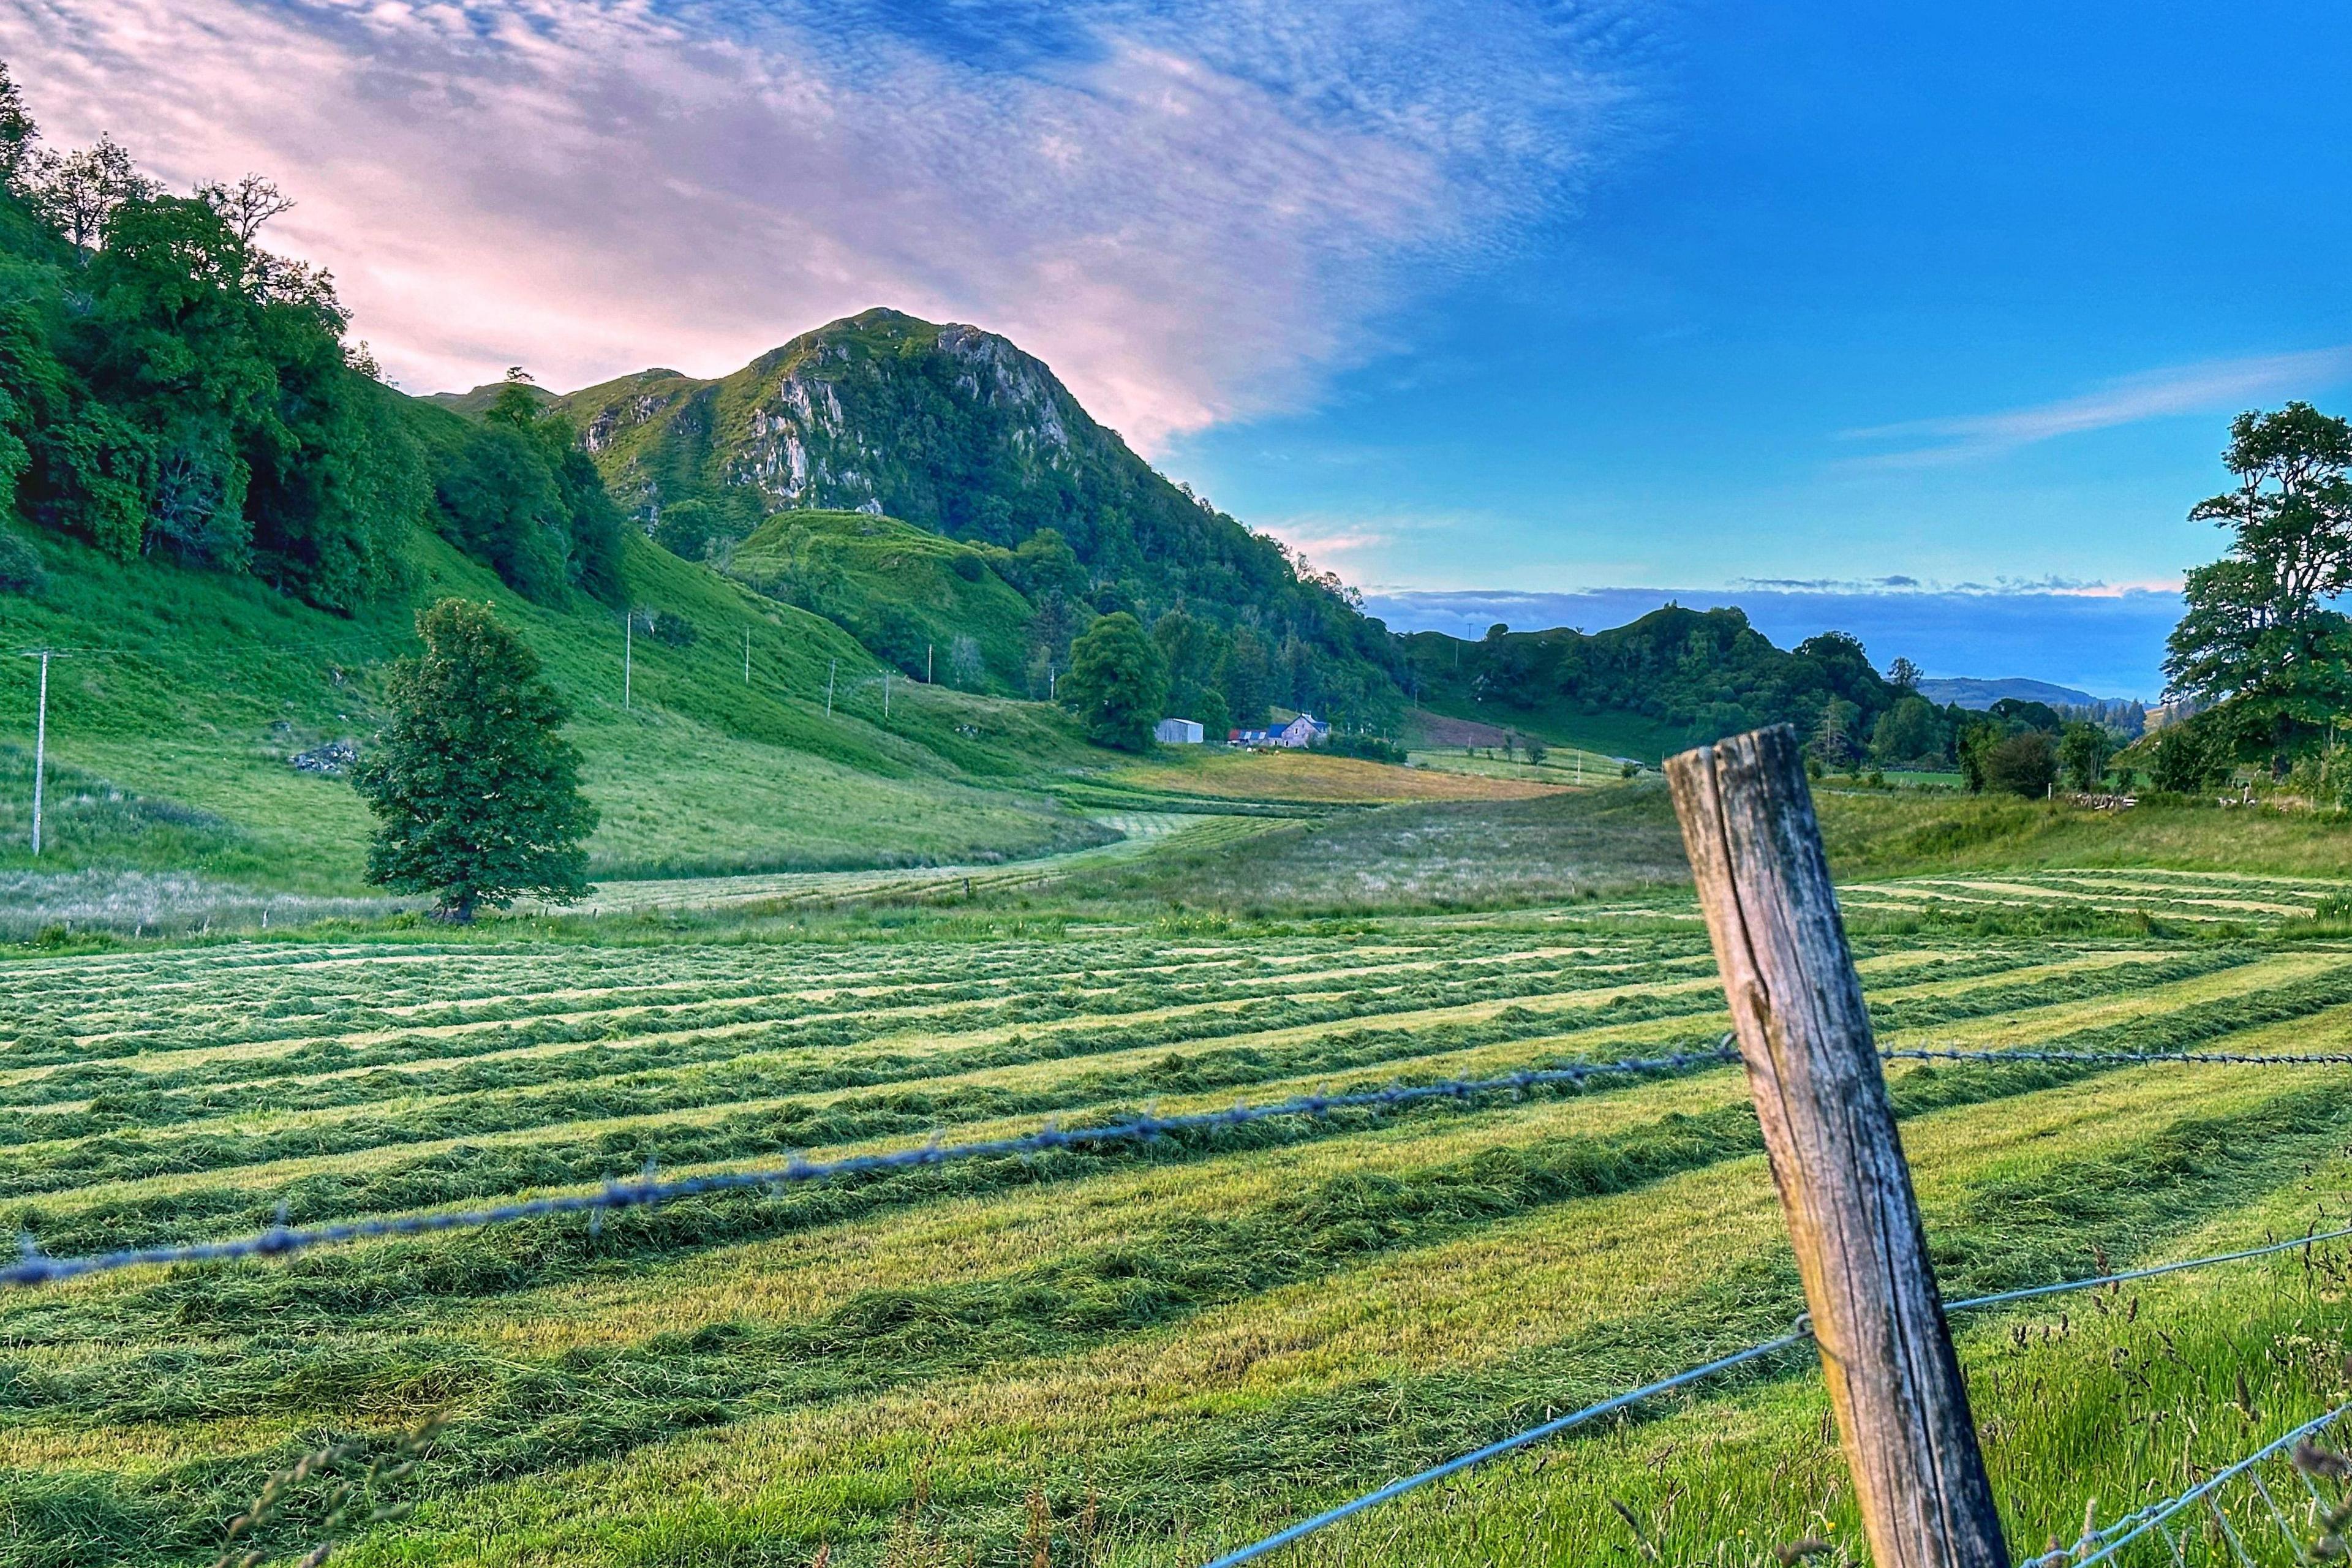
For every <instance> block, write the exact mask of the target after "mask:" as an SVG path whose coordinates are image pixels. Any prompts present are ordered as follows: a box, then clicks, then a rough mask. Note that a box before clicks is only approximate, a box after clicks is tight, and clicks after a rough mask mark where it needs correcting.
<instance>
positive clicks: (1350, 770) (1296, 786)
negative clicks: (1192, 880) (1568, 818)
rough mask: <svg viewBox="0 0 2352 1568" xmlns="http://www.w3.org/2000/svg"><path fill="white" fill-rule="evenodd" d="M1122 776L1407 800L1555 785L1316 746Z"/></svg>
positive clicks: (1141, 768)
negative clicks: (1327, 751)
mask: <svg viewBox="0 0 2352 1568" xmlns="http://www.w3.org/2000/svg"><path fill="white" fill-rule="evenodd" d="M1112 777H1113V778H1114V779H1115V780H1116V781H1117V782H1118V783H1120V784H1134V785H1138V786H1140V787H1144V788H1149V789H1162V790H1180V791H1182V792H1185V793H1187V794H1192V795H1212V796H1215V797H1218V798H1220V799H1225V800H1290V801H1302V802H1311V803H1317V804H1328V805H1346V804H1349V803H1371V804H1383V803H1387V802H1391V801H1407V800H1528V799H1532V798H1534V797H1535V796H1538V795H1551V794H1555V793H1557V791H1558V789H1559V786H1558V785H1556V784H1545V783H1541V782H1538V781H1537V780H1534V779H1507V778H1485V777H1480V776H1477V775H1475V774H1470V773H1440V772H1437V771H1436V770H1433V769H1428V768H1402V767H1397V766H1395V765H1393V764H1392V763H1368V762H1364V761H1362V760H1361V759H1360V758H1356V757H1334V756H1328V755H1324V754H1322V753H1319V752H1213V753H1209V754H1204V755H1200V756H1184V757H1182V758H1181V760H1180V761H1169V762H1159V763H1138V764H1136V765H1135V766H1132V767H1129V768H1125V769H1122V770H1121V771H1120V772H1118V773H1115V774H1113V775H1112Z"/></svg>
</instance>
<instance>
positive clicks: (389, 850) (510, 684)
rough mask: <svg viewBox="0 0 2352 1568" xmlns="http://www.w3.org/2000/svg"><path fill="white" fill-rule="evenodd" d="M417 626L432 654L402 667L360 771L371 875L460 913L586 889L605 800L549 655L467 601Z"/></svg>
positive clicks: (462, 917) (442, 607) (425, 616)
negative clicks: (546, 672) (590, 841)
mask: <svg viewBox="0 0 2352 1568" xmlns="http://www.w3.org/2000/svg"><path fill="white" fill-rule="evenodd" d="M416 633H417V636H418V637H422V638H423V639H424V641H425V650H424V652H423V653H421V654H420V655H418V656H417V657H416V658H409V659H403V660H402V661H401V662H400V663H398V664H396V665H394V667H393V669H392V675H391V679H390V681H389V689H390V698H391V704H392V721H391V723H390V724H388V725H387V726H386V727H385V728H384V730H383V732H382V733H381V734H379V735H378V736H377V737H376V739H375V742H374V743H373V746H372V747H371V748H370V750H369V754H368V756H367V757H366V758H365V759H364V761H363V762H362V765H361V767H360V768H359V770H358V771H357V772H356V773H354V774H353V776H352V782H353V783H354V784H356V785H357V786H358V788H359V792H360V794H361V795H362V796H364V797H365V798H366V800H367V803H368V806H369V809H371V810H372V811H373V812H374V813H375V815H376V817H377V819H378V822H377V827H376V833H375V837H374V838H373V841H372V842H371V843H370V844H369V846H368V872H367V874H368V879H369V880H370V881H372V882H376V883H380V884H382V885H383V886H385V887H388V888H393V889H397V890H399V891H402V892H412V893H431V894H433V895H434V896H435V898H436V900H437V902H436V912H438V913H439V914H440V915H441V916H442V917H443V918H445V919H447V920H452V921H471V920H472V919H473V918H474V911H475V910H477V909H478V908H479V907H480V906H482V905H485V904H487V905H489V906H490V907H492V908H499V907H501V906H503V905H505V904H507V903H509V902H510V901H511V900H513V899H514V897H515V896H516V895H517V894H520V893H530V894H535V895H537V896H538V897H541V898H544V899H551V900H571V899H576V898H578V897H579V896H580V895H581V894H582V893H583V892H585V891H586V890H587V870H588V855H587V851H586V850H585V849H583V847H582V841H583V839H585V838H586V837H587V836H588V835H589V834H590V833H591V832H592V831H593V830H594V828H595V826H596V808H595V807H594V806H593V805H590V804H589V803H588V800H587V797H586V796H584V795H582V794H581V793H580V753H579V752H577V751H575V750H573V749H572V744H571V743H570V742H567V741H566V740H564V739H563V737H562V733H561V730H562V725H563V722H564V721H565V720H566V719H567V718H568V717H569V713H568V711H567V710H566V709H565V707H564V704H563V700H562V698H561V697H559V696H557V694H556V692H555V689H554V688H553V687H551V686H550V685H549V684H548V683H547V681H546V680H545V679H543V678H542V677H541V673H540V665H539V658H538V656H537V655H536V654H534V653H532V652H531V650H530V647H527V646H526V645H525V644H524V643H523V641H522V640H521V639H520V637H516V636H515V635H514V634H513V633H512V632H511V631H509V630H508V629H507V628H506V627H504V626H500V625H499V622H498V620H497V618H496V617H495V616H493V615H492V614H491V611H490V606H489V605H477V604H469V603H467V601H465V600H462V599H443V600H442V601H440V602H439V603H438V604H436V605H433V606H432V607H431V608H429V609H427V610H425V612H424V613H422V614H421V615H419V616H417V617H416Z"/></svg>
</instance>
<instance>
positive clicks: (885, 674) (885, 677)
mask: <svg viewBox="0 0 2352 1568" xmlns="http://www.w3.org/2000/svg"><path fill="white" fill-rule="evenodd" d="M882 717H884V718H885V719H887V718H888V717H890V667H889V666H888V665H887V664H886V665H884V666H883V667H882Z"/></svg>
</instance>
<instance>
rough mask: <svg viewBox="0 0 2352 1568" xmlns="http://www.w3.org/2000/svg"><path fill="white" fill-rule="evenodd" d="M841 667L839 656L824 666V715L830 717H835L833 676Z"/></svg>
mask: <svg viewBox="0 0 2352 1568" xmlns="http://www.w3.org/2000/svg"><path fill="white" fill-rule="evenodd" d="M840 668H841V660H839V659H837V658H836V659H835V660H834V661H833V662H832V663H831V664H828V665H826V666H825V667H824V716H825V717H826V718H828V719H830V718H832V717H833V678H834V675H835V672H836V671H837V670H839V669H840Z"/></svg>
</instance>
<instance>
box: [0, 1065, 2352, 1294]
mask: <svg viewBox="0 0 2352 1568" xmlns="http://www.w3.org/2000/svg"><path fill="white" fill-rule="evenodd" d="M1731 1038H1732V1037H1730V1036H1728V1035H1726V1036H1725V1037H1723V1039H1722V1041H1721V1042H1720V1043H1719V1044H1717V1046H1716V1047H1714V1048H1712V1049H1709V1050H1704V1051H1678V1052H1675V1053H1673V1054H1671V1055H1667V1056H1662V1057H1646V1058H1642V1057H1637V1058H1627V1059H1625V1060H1622V1061H1614V1062H1577V1063H1570V1064H1568V1065H1566V1066H1562V1067H1557V1068H1534V1069H1530V1070H1528V1071H1524V1072H1516V1073H1508V1074H1505V1075H1504V1076H1502V1077H1499V1078H1490V1079H1446V1080H1444V1081H1442V1082H1438V1083H1430V1084H1391V1085H1390V1086H1389V1087H1387V1088H1385V1089H1367V1090H1364V1091H1361V1092H1359V1093H1353V1094H1336V1095H1335V1094H1310V1095H1299V1096H1296V1097H1294V1098H1292V1099H1289V1100H1277V1101H1275V1102H1273V1103H1271V1104H1267V1105H1251V1104H1249V1103H1248V1102H1247V1101H1242V1102H1239V1103H1236V1104H1234V1105H1231V1106H1228V1107H1226V1108H1224V1109H1223V1110H1205V1111H1195V1112H1191V1113H1188V1114H1184V1115H1178V1116H1154V1115H1145V1116H1140V1117H1137V1118H1135V1119H1133V1120H1132V1121H1123V1122H1114V1123H1111V1124H1109V1125H1107V1126H1103V1127H1086V1128H1068V1129H1065V1128H1058V1127H1055V1126H1054V1125H1052V1124H1051V1123H1048V1124H1047V1125H1046V1126H1045V1127H1043V1128H1041V1129H1039V1130H1038V1131H1034V1132H1031V1133H1025V1134H1022V1135H1019V1136H1016V1137H1010V1138H991V1139H983V1140H981V1141H979V1142H970V1143H941V1142H937V1141H934V1142H930V1143H928V1144H925V1145H922V1146H921V1147H919V1148H914V1149H905V1150H899V1151H897V1152H890V1153H883V1154H858V1155H853V1156H850V1157H848V1158H845V1159H841V1160H831V1161H821V1162H810V1161H805V1160H801V1159H797V1158H796V1159H794V1160H793V1162H792V1163H790V1164H787V1165H783V1166H780V1167H776V1168H772V1169H766V1170H756V1171H739V1172H723V1173H715V1174H711V1175H707V1176H688V1177H681V1178H677V1179H674V1180H670V1181H660V1180H657V1179H656V1177H655V1175H654V1173H653V1167H651V1166H650V1165H648V1166H647V1168H646V1174H645V1175H644V1176H643V1177H642V1178H641V1179H639V1180H637V1181H635V1182H616V1181H615V1182H607V1183H606V1184H604V1186H603V1187H602V1188H600V1189H599V1190H597V1191H595V1192H593V1193H581V1194H567V1195H562V1196H555V1197H545V1198H530V1199H525V1200H520V1201H517V1202H514V1203H508V1204H494V1205H489V1206H488V1207H485V1208H478V1209H465V1210H456V1211H451V1212H447V1213H439V1214H410V1215H390V1216H385V1217H380V1218H373V1219H363V1220H351V1221H346V1222H342V1223H340V1224H335V1225H322V1226H302V1227H293V1226H287V1225H285V1224H283V1223H282V1222H281V1223H280V1224H278V1225H275V1226H271V1227H270V1228H269V1229H268V1230H265V1231H262V1232H259V1233H257V1234H256V1235H252V1236H247V1237H236V1238H233V1239H228V1240H222V1241H207V1242H190V1243H185V1244H179V1245H169V1246H159V1247H124V1248H121V1249H119V1250H117V1251H113V1252H106V1253H94V1254H90V1255H88V1256H84V1257H79V1258H51V1257H49V1256H47V1254H45V1253H43V1252H42V1251H41V1250H40V1248H39V1247H38V1245H37V1241H36V1240H35V1238H34V1237H32V1236H31V1235H29V1234H27V1235H26V1236H25V1237H22V1238H21V1254H22V1255H21V1256H20V1258H18V1260H17V1261H16V1263H15V1264H13V1265H11V1266H9V1267H8V1268H0V1287H8V1286H21V1285H41V1284H48V1283H53V1282H55V1281H57V1280H60V1279H75V1278H78V1277H79V1276H81V1275H85V1274H103V1273H110V1272H113V1271H115V1270H117V1269H122V1268H142V1267H146V1266H149V1265H166V1264H174V1263H217V1262H226V1261H230V1260H233V1259H236V1258H279V1257H285V1256H287V1255H289V1254H291V1253H296V1252H305V1251H309V1250H310V1249H311V1248H314V1247H332V1246H340V1245H344V1244H348V1243H351V1242H357V1241H370V1240H379V1239H383V1238H387V1237H404V1236H425V1235H431V1234H435V1233H437V1232H443V1231H453V1230H472V1229H478V1228H481V1227H483V1226H494V1225H507V1224H512V1223H514V1222H516V1221H520V1220H527V1219H543V1218H548V1217H551V1216H553V1215H567V1214H588V1215H602V1214H604V1213H607V1212H610V1211H613V1210H617V1209H627V1208H654V1207H658V1206H659V1205H662V1204H664V1203H667V1202H670V1201H672V1200H674V1199H677V1198H688V1197H697V1196H700V1195H703V1194H710V1193H721V1192H735V1191H742V1190H746V1189H751V1188H759V1187H775V1186H782V1185H786V1184H793V1183H798V1182H817V1181H828V1180H831V1179H833V1178H835V1177H838V1176H851V1175H866V1174H872V1173H878V1172H884V1171H890V1170H901V1169H908V1168H914V1167H920V1166H928V1165H940V1164H946V1163H950V1162H951V1161H957V1160H968V1159H980V1158H986V1157H991V1156H996V1157H1003V1156H1017V1155H1027V1154H1037V1153H1044V1152H1050V1151H1052V1150H1056V1149H1067V1148H1074V1147H1077V1146H1080V1145H1086V1144H1102V1143H1120V1142H1151V1141H1152V1140H1154V1139H1156V1138H1159V1137H1160V1136H1163V1135H1165V1134H1169V1133H1175V1132H1187V1131H1202V1130H1206V1129H1213V1128H1221V1127H1238V1126H1243V1125H1246V1124H1248V1123H1251V1122H1255V1121H1270V1120H1272V1119H1275V1118H1277V1117H1286V1116H1307V1117H1321V1116H1328V1115H1330V1114H1331V1113H1332V1112H1334V1111H1339V1110H1368V1109H1378V1110H1390V1109H1394V1108H1396V1107H1399V1106H1403V1105H1411V1104H1416V1103H1419V1102H1422V1101H1424V1100H1474V1099H1477V1098H1479V1097H1482V1096H1485V1095H1489V1094H1501V1093H1515V1092H1524V1091H1526V1090H1528V1089H1538V1088H1542V1087H1545V1086H1548V1085H1555V1084H1578V1083H1581V1082H1583V1081H1584V1080H1585V1079H1591V1078H1596V1077H1606V1076H1611V1075H1626V1074H1635V1075H1638V1074H1645V1073H1660V1072H1675V1071H1681V1070H1684V1069H1687V1068H1694V1067H1717V1066H1722V1065H1725V1064H1727V1063H1730V1062H1735V1061H1737V1060H1738V1059H1739V1053H1738V1049H1737V1047H1734V1046H1733V1045H1732V1043H1731ZM1880 1055H1881V1057H1882V1058H1883V1059H1889V1060H1915V1059H1919V1060H1935V1061H1979V1062H1989V1063H1995V1064H2000V1063H2008V1062H2015V1061H2041V1062H2063V1063H2065V1064H2068V1065H2074V1066H2095V1065H2115V1066H2137V1065H2141V1064H2146V1063H2151V1062H2166V1063H2174V1064H2190V1065H2200V1064H2231V1065H2241V1066H2246V1065H2252V1066H2270V1067H2314V1066H2337V1065H2344V1064H2347V1063H2352V1055H2299V1056H2294V1055H2290V1056H2254V1055H2245V1054H2235V1053H2223V1052H2189V1051H2175V1052H2144V1051H2036V1050H2031V1049H2026V1048H2023V1047H2018V1048H1992V1049H1961V1048H1958V1047H1948V1048H1932V1049H1931V1048H1926V1047H1920V1048H1913V1049H1901V1050H1889V1051H1884V1052H1881V1053H1880ZM2289 1245H2299V1244H2289ZM2067 1288H2071V1287H2067ZM2051 1289H2058V1287H2053V1288H2051Z"/></svg>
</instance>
